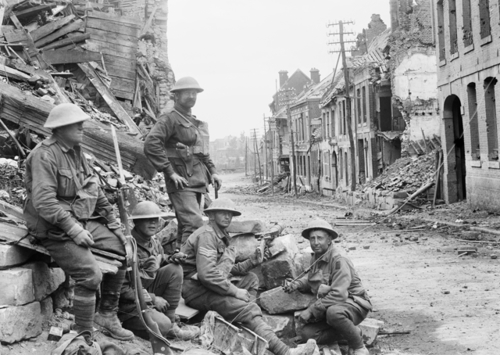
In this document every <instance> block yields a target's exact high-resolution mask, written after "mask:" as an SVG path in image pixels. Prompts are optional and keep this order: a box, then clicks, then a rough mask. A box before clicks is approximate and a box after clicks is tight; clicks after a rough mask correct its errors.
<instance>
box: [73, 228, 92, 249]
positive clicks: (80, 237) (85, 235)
mask: <svg viewBox="0 0 500 355" xmlns="http://www.w3.org/2000/svg"><path fill="white" fill-rule="evenodd" d="M73 241H74V242H75V244H76V245H79V246H81V247H86V248H88V247H91V246H92V245H94V238H93V237H92V234H90V232H89V231H87V230H85V229H84V230H82V231H81V232H80V233H78V234H77V235H76V236H75V237H74V238H73Z"/></svg>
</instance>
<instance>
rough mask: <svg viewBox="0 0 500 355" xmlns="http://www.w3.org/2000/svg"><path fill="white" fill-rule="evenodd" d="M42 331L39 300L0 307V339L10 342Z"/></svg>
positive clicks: (27, 337)
mask: <svg viewBox="0 0 500 355" xmlns="http://www.w3.org/2000/svg"><path fill="white" fill-rule="evenodd" d="M41 333H42V317H41V309H40V303H39V302H33V303H29V304H27V305H24V306H17V307H7V308H2V309H0V341H1V342H3V343H8V344H12V343H15V342H17V341H20V340H23V339H29V338H34V337H36V336H38V335H40V334H41Z"/></svg>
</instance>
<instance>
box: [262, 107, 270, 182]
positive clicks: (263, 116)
mask: <svg viewBox="0 0 500 355" xmlns="http://www.w3.org/2000/svg"><path fill="white" fill-rule="evenodd" d="M262 118H263V120H264V156H265V162H266V165H264V173H265V175H266V180H267V179H269V169H268V167H267V132H266V115H265V114H263V115H262Z"/></svg>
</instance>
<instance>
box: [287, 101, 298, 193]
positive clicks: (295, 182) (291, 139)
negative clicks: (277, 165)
mask: <svg viewBox="0 0 500 355" xmlns="http://www.w3.org/2000/svg"><path fill="white" fill-rule="evenodd" d="M287 101H288V100H287ZM286 116H287V118H288V122H290V144H291V145H292V159H290V169H291V170H292V175H293V191H294V193H295V197H298V195H297V170H296V169H295V142H294V141H293V122H292V117H291V114H290V104H289V103H288V102H287V104H286Z"/></svg>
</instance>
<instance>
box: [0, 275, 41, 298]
mask: <svg viewBox="0 0 500 355" xmlns="http://www.w3.org/2000/svg"><path fill="white" fill-rule="evenodd" d="M0 290H2V292H0V305H9V306H21V305H23V304H26V303H30V302H33V301H34V300H35V293H34V288H33V277H32V272H31V270H29V269H24V268H13V269H9V270H2V271H0Z"/></svg>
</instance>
